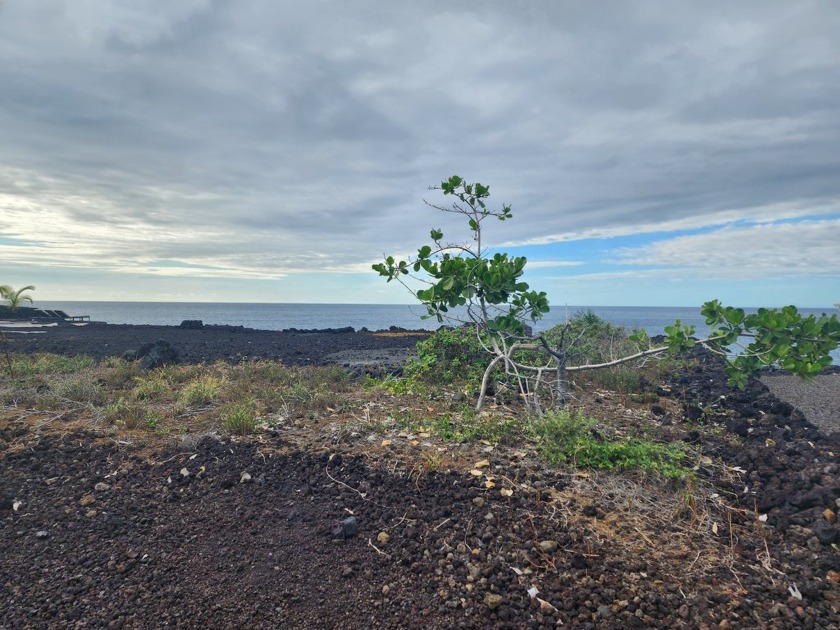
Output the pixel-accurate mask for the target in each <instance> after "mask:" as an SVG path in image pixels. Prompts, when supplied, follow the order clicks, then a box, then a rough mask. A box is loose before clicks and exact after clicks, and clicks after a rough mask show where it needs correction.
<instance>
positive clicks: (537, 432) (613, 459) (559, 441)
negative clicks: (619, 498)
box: [530, 409, 691, 478]
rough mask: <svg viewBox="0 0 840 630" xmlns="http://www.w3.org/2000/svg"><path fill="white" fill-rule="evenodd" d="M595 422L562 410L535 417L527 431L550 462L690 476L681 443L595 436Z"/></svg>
mask: <svg viewBox="0 0 840 630" xmlns="http://www.w3.org/2000/svg"><path fill="white" fill-rule="evenodd" d="M594 424H595V422H594V421H593V420H591V419H589V418H586V417H585V416H583V415H582V414H579V413H576V412H573V411H569V410H566V409H564V410H561V411H554V412H551V413H548V414H545V415H543V416H539V417H535V418H533V419H532V420H531V423H530V433H531V435H532V437H533V439H534V440H535V441H536V442H537V446H538V449H539V451H540V454H541V456H542V457H543V458H544V459H546V460H547V461H549V462H551V463H559V462H570V463H572V464H575V465H577V466H580V467H584V468H600V469H606V470H614V469H639V470H645V471H649V472H654V473H658V474H660V475H662V476H664V477H668V478H678V477H681V476H683V475H690V473H691V471H690V470H689V469H688V468H687V467H686V466H684V465H683V464H682V461H683V460H684V459H685V456H686V451H685V449H684V448H683V447H682V445H675V444H660V443H657V442H650V441H647V440H640V439H638V438H628V439H622V440H602V439H599V438H598V437H596V436H595V434H594V433H593V432H592V430H591V429H592V427H593V425H594Z"/></svg>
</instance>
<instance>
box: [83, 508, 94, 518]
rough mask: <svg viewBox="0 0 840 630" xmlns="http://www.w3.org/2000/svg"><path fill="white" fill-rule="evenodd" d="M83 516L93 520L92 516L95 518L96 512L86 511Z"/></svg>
mask: <svg viewBox="0 0 840 630" xmlns="http://www.w3.org/2000/svg"><path fill="white" fill-rule="evenodd" d="M85 516H87V517H88V518H93V517H94V516H96V510H88V511H87V512H85Z"/></svg>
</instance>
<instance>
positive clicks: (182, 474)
mask: <svg viewBox="0 0 840 630" xmlns="http://www.w3.org/2000/svg"><path fill="white" fill-rule="evenodd" d="M181 476H182V477H189V476H190V471H189V470H187V469H186V468H182V469H181Z"/></svg>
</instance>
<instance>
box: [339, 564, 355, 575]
mask: <svg viewBox="0 0 840 630" xmlns="http://www.w3.org/2000/svg"><path fill="white" fill-rule="evenodd" d="M351 575H353V567H351V566H349V565H346V564H345V565H344V566H343V567H342V568H341V577H343V578H349V577H350V576H351Z"/></svg>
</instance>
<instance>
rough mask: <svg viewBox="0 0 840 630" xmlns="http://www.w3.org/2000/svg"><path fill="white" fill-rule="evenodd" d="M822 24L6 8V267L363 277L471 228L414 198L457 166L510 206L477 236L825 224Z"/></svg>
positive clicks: (834, 28)
mask: <svg viewBox="0 0 840 630" xmlns="http://www.w3.org/2000/svg"><path fill="white" fill-rule="evenodd" d="M837 32H840V8H838V7H837V6H836V5H834V4H832V3H824V2H819V1H816V0H815V1H813V2H810V1H807V0H806V1H802V2H797V3H787V2H781V1H779V2H761V3H757V2H745V3H737V4H735V3H729V4H726V5H721V6H719V7H716V9H715V11H713V12H710V11H708V7H707V5H706V4H705V3H702V2H699V1H697V2H686V3H680V5H679V6H675V7H671V8H670V9H669V10H668V11H662V10H661V5H660V4H659V3H656V2H634V3H621V4H616V3H611V2H610V3H607V2H591V3H583V4H580V3H511V2H507V1H504V2H502V1H490V2H483V3H481V4H480V5H453V4H452V3H449V2H443V1H436V0H435V1H431V2H427V3H422V4H419V3H391V4H386V5H383V4H382V3H380V2H373V1H372V0H369V1H362V2H357V3H352V4H344V3H336V2H326V1H313V2H308V3H304V4H301V3H284V2H280V3H265V2H257V1H256V0H240V1H238V2H236V3H224V2H217V1H214V0H184V1H183V2H177V3H170V4H167V5H165V6H162V5H160V4H159V3H153V2H151V0H134V1H131V2H129V1H128V0H79V1H76V2H69V1H67V0H43V1H40V2H17V3H14V2H11V3H3V4H2V5H0V59H1V60H2V61H0V85H2V86H3V89H2V93H1V94H0V102H2V107H0V128H2V129H3V130H4V133H3V142H2V143H0V191H3V193H2V195H0V239H2V242H3V243H4V246H3V247H0V264H4V265H13V264H14V265H28V266H35V265H40V266H46V267H49V268H50V269H52V270H55V272H56V273H59V272H60V271H61V269H63V268H67V267H79V268H87V269H99V270H101V271H103V273H129V272H131V273H144V274H148V275H152V276H161V275H171V276H173V277H175V276H178V277H182V276H191V277H196V278H203V277H206V276H207V275H218V276H225V277H228V276H230V277H241V278H243V279H272V278H284V277H288V276H289V275H290V274H298V273H312V272H315V271H319V272H321V271H323V272H330V273H335V272H347V271H350V272H356V271H361V270H362V269H365V268H366V266H367V265H368V264H369V261H370V260H372V259H375V258H377V257H378V256H379V255H380V254H381V253H382V252H396V251H414V250H416V247H417V245H418V242H419V241H422V239H423V238H425V236H426V235H427V234H428V229H429V227H442V228H444V230H445V231H446V233H447V235H449V234H453V235H454V234H459V233H463V227H462V226H459V225H458V224H457V223H456V222H455V221H454V220H453V219H452V218H451V217H440V216H438V215H436V214H435V213H434V212H433V211H431V210H430V209H428V208H427V207H425V206H424V205H423V204H422V202H421V198H423V197H424V196H425V197H426V198H428V199H430V200H434V201H436V202H440V201H441V198H440V197H439V196H438V193H435V192H429V191H428V190H427V189H426V187H427V185H428V184H434V183H436V182H439V181H440V180H441V179H442V178H445V177H447V176H449V175H451V174H452V173H459V174H461V175H463V176H465V177H467V178H469V179H478V180H480V181H483V182H485V183H489V184H491V186H492V190H493V193H494V194H493V198H492V200H491V201H493V202H498V203H502V202H504V203H510V204H512V206H513V212H514V217H515V218H514V220H513V221H511V222H508V223H505V224H504V225H499V226H493V227H492V229H490V230H489V231H488V234H487V239H488V241H487V242H488V243H489V244H490V245H493V246H509V245H532V246H540V245H543V244H548V243H553V242H563V241H569V240H582V239H584V240H585V239H591V238H608V237H615V236H623V235H628V234H651V235H653V234H658V233H666V232H669V231H674V230H695V229H708V228H710V227H721V226H727V225H734V226H743V224H745V223H760V222H768V221H770V222H775V221H780V220H788V219H794V218H803V217H812V218H813V217H831V216H833V215H836V214H838V200H840V177H837V174H838V172H840V154H838V152H837V151H836V147H837V146H840V115H838V112H840V84H838V82H837V81H836V80H834V78H835V77H836V76H837V73H838V70H840V40H839V39H838V38H837V37H836V33H837ZM738 229H740V228H738ZM764 234H765V232H760V231H755V232H753V231H749V232H744V234H743V235H744V237H749V238H752V237H753V236H755V235H764ZM755 237H756V238H758V236H755ZM7 243H8V244H9V245H5V244H7ZM660 247H664V246H660ZM657 251H658V250H657ZM639 256H641V255H639ZM645 256H647V257H654V258H655V257H656V256H659V257H660V258H663V259H664V258H667V256H666V255H665V253H662V252H660V253H659V254H656V255H655V254H654V252H653V250H651V252H648V253H646V254H645ZM672 256H674V255H673V254H672ZM531 258H539V256H531ZM161 261H176V262H177V263H178V265H179V266H173V265H169V266H167V265H165V264H161ZM547 264H548V263H543V266H545V265H547ZM557 264H563V265H569V264H572V263H570V262H564V263H557ZM680 264H682V263H680ZM531 266H532V267H535V266H536V265H535V264H534V263H531ZM780 273H781V272H780ZM803 273H804V271H803ZM359 290H360V292H362V291H366V290H367V287H365V288H360V289H359ZM313 291H318V287H314V286H313Z"/></svg>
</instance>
